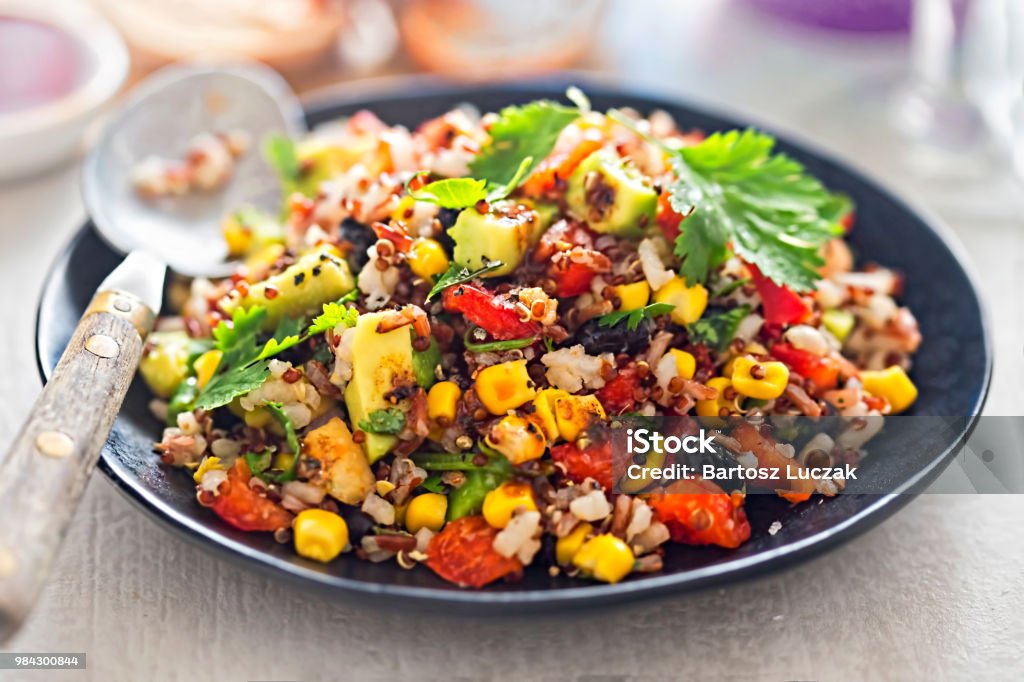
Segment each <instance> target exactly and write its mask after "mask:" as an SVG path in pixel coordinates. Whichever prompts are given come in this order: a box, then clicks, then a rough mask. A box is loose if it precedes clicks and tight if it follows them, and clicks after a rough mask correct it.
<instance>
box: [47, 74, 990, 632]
mask: <svg viewBox="0 0 1024 682" xmlns="http://www.w3.org/2000/svg"><path fill="white" fill-rule="evenodd" d="M565 85H566V84H565V83H564V82H554V81H546V82H541V83H538V82H534V83H531V84H519V85H502V86H494V87H459V86H451V85H445V84H442V83H437V82H434V81H404V82H403V83H402V86H401V87H393V88H391V89H389V90H388V91H387V92H386V94H381V93H380V92H372V93H366V92H362V93H360V94H357V95H352V94H351V93H350V94H348V95H345V94H341V95H339V96H337V97H330V98H328V99H320V100H318V101H317V102H316V103H314V104H313V105H311V106H310V108H309V111H308V117H309V121H310V123H311V124H318V123H322V122H324V121H328V120H330V119H332V118H335V117H338V116H343V115H348V114H352V113H353V112H355V111H356V110H358V109H361V108H369V109H371V110H372V111H374V112H375V113H377V114H378V115H379V116H380V117H381V118H382V119H383V120H384V121H386V122H389V123H402V124H405V125H407V126H415V125H416V124H417V123H418V122H420V121H422V120H424V119H427V118H429V117H432V116H437V115H439V114H442V113H444V112H445V111H447V110H448V109H450V108H451V107H452V106H454V105H456V104H459V103H461V102H472V103H473V104H475V105H477V106H478V107H480V108H481V109H483V110H485V111H488V110H489V111H493V110H496V109H498V108H500V107H502V106H505V105H508V104H515V103H522V102H526V101H530V100H533V99H536V98H540V97H554V98H557V97H560V96H561V94H562V93H563V92H564V89H565ZM586 89H587V91H588V93H589V95H590V97H591V100H592V102H593V104H594V106H595V108H599V109H605V108H607V107H612V106H618V107H621V106H631V107H634V108H636V109H637V110H639V111H642V112H649V111H650V110H652V109H655V108H660V109H665V110H667V111H668V112H670V113H671V114H672V115H673V116H674V117H675V118H676V120H677V121H678V122H679V124H680V125H681V126H682V127H684V128H687V127H696V128H701V129H704V130H718V129H724V128H735V127H738V125H739V124H737V123H736V122H734V121H730V120H727V119H725V118H723V117H720V116H717V115H714V114H711V113H708V112H706V111H704V110H700V109H696V108H693V107H689V106H686V105H684V104H680V103H678V102H674V101H666V100H661V99H658V98H657V97H652V96H646V95H640V94H637V93H630V92H624V91H621V90H618V89H613V88H608V87H605V86H602V85H598V84H590V85H588V86H587V88H586ZM344 92H345V91H344V90H339V93H344ZM781 147H782V149H784V150H785V151H787V152H789V153H791V154H792V155H793V156H795V157H796V158H797V159H799V160H800V161H802V162H803V163H805V164H806V165H807V166H808V168H809V169H810V171H811V172H812V173H814V174H815V175H817V176H818V177H820V178H821V179H822V180H823V181H824V182H825V184H826V185H828V186H829V187H831V188H833V189H836V190H840V191H843V192H846V193H847V194H849V195H850V196H851V197H853V199H854V200H855V201H856V204H857V216H858V219H857V225H856V228H855V230H854V231H853V232H852V234H851V236H850V240H851V242H852V244H853V246H854V248H855V250H856V251H857V253H858V255H859V257H860V259H861V260H862V261H876V262H879V263H883V264H885V265H887V266H891V267H895V268H897V269H899V270H901V271H902V272H903V273H904V274H905V276H906V287H905V289H906V296H905V298H904V300H905V302H906V304H907V305H909V306H910V308H911V309H912V310H913V311H914V313H915V314H916V315H917V317H918V320H919V321H920V325H921V331H922V333H923V335H924V342H923V343H922V345H921V348H920V352H919V353H918V355H917V358H916V361H915V367H914V371H913V374H912V376H913V379H914V381H915V382H916V384H917V386H918V387H919V388H920V398H919V400H918V402H917V404H916V405H915V407H914V411H915V413H916V414H924V415H959V416H963V417H967V419H964V420H961V421H960V426H959V427H957V428H956V429H954V430H953V431H951V432H950V433H949V434H947V436H945V437H944V438H943V439H942V443H941V447H938V448H927V449H921V448H904V449H903V450H902V451H898V452H881V453H877V455H876V456H875V457H873V458H871V459H869V460H868V462H867V463H865V465H864V466H863V467H862V468H861V475H862V476H874V477H877V478H878V479H884V480H887V481H890V482H891V486H892V487H891V488H889V489H890V490H893V491H896V493H897V494H890V495H856V494H848V495H841V496H839V497H837V498H834V499H831V500H828V501H825V502H824V503H821V504H819V503H818V502H817V501H816V502H812V503H810V504H803V505H800V506H797V507H790V506H789V505H788V504H787V503H785V502H784V501H782V500H780V499H778V498H776V497H774V496H767V495H755V496H751V497H749V498H748V507H747V509H748V514H749V517H750V521H751V525H752V529H753V534H752V537H751V540H750V541H749V542H748V543H747V544H745V545H743V546H742V547H740V548H739V549H737V550H733V551H726V550H722V549H717V548H693V547H683V546H673V547H672V548H670V549H669V551H668V553H667V555H666V557H665V566H666V567H665V570H664V571H663V572H662V573H660V574H657V575H650V576H639V577H635V578H632V579H629V580H626V581H624V582H622V583H620V584H617V585H603V584H594V583H588V582H584V581H581V580H573V579H569V578H565V577H557V578H552V577H550V576H549V575H548V574H547V572H546V571H545V570H543V569H540V568H536V569H531V570H528V571H527V572H526V575H525V577H524V579H523V581H522V582H520V583H518V584H515V585H504V584H502V585H495V586H492V587H489V588H487V589H484V590H478V591H470V590H460V589H458V588H456V587H454V586H452V585H449V584H447V583H445V582H443V581H442V580H440V579H439V578H438V577H436V576H435V575H434V574H433V573H432V572H430V571H429V570H427V569H426V568H422V567H421V568H417V569H415V570H412V571H407V570H403V569H402V568H400V567H399V566H397V565H396V564H395V563H394V562H391V563H387V564H382V565H375V564H370V563H368V562H362V561H358V560H356V559H354V558H353V557H351V556H346V557H343V558H341V559H339V560H338V561H335V562H334V563H332V564H331V565H329V566H321V565H319V564H316V563H313V562H310V561H306V560H304V559H302V558H300V557H298V556H296V555H295V554H294V553H293V551H292V548H291V547H287V546H281V545H278V544H276V543H275V542H274V541H273V540H272V539H271V538H270V537H269V536H268V535H266V534H248V533H241V532H237V531H235V530H233V529H231V528H229V527H227V526H226V525H225V524H223V523H221V522H220V521H219V520H218V519H217V518H216V517H215V516H214V514H213V513H212V512H210V511H209V510H206V509H203V508H202V507H200V506H199V505H198V504H196V502H195V491H194V488H193V483H192V481H191V477H190V476H187V475H186V474H185V473H184V472H182V471H178V470H170V469H167V468H165V467H163V466H161V465H160V464H159V463H158V459H157V457H156V456H155V455H153V454H152V451H151V445H152V443H153V442H154V441H156V440H159V438H160V424H159V423H158V422H157V421H156V420H155V419H154V418H153V417H152V416H151V415H150V414H149V412H148V410H147V407H146V405H147V402H148V401H149V396H148V395H147V391H146V389H145V387H144V386H143V385H142V383H141V381H136V382H135V383H134V384H133V386H132V388H131V390H130V392H129V394H128V399H127V401H126V403H125V406H124V408H123V409H122V411H121V414H120V416H119V417H118V419H117V422H116V424H115V425H114V430H113V432H112V433H111V436H110V440H109V441H108V442H107V446H106V447H105V448H104V451H103V456H102V459H101V461H100V468H101V469H102V470H103V472H104V473H105V474H106V475H107V476H109V477H110V478H111V479H112V480H113V481H114V483H116V484H117V486H118V487H119V488H120V489H121V490H122V491H124V492H126V493H127V494H128V496H129V497H130V498H131V499H132V500H134V501H135V502H137V503H138V504H140V505H141V506H142V508H143V509H145V510H146V511H148V512H149V513H150V514H152V515H153V516H154V517H156V518H157V519H159V520H161V521H163V522H165V523H166V524H167V525H168V526H169V527H171V528H172V529H174V530H177V531H180V532H181V533H183V534H184V535H185V536H186V537H188V538H191V539H193V540H195V541H198V542H200V543H201V544H202V545H204V546H206V547H210V548H217V549H221V550H225V551H226V553H227V554H228V555H229V556H231V557H233V558H234V559H235V560H237V561H240V562H243V563H245V564H246V565H250V566H257V567H261V568H265V569H269V570H271V571H272V572H273V573H275V574H276V575H279V576H286V577H290V578H293V579H298V580H299V581H300V582H304V583H307V584H314V585H319V586H322V587H324V588H329V589H330V590H331V591H333V592H335V593H349V594H356V595H363V596H369V597H374V598H375V601H376V602H377V603H379V602H380V601H381V599H380V598H381V597H386V598H387V599H386V601H389V602H401V603H403V604H410V605H416V606H431V605H434V606H440V607H443V608H446V609H450V608H453V607H457V608H460V609H462V610H467V611H470V610H472V611H475V612H480V611H497V610H498V609H500V610H501V612H509V611H510V610H518V611H522V610H542V609H550V608H555V607H562V606H568V605H582V604H588V605H591V604H599V603H601V604H603V603H609V602H616V601H624V600H629V599H634V598H637V597H640V596H650V595H655V594H663V593H668V592H678V591H681V590H688V589H694V588H697V587H704V586H708V585H713V584H719V583H725V582H729V581H733V580H737V579H740V578H745V577H748V576H752V575H757V574H763V573H764V572H766V571H768V570H771V569H776V568H779V567H782V566H785V565H787V564H790V563H792V562H794V561H797V560H802V559H805V558H807V557H809V556H810V555H812V554H817V553H820V552H822V551H824V550H825V549H827V548H830V547H833V546H835V545H837V544H839V543H840V542H842V541H845V540H848V539H849V538H851V537H853V536H855V535H857V534H859V533H862V532H864V531H865V530H867V529H868V528H870V527H872V526H873V525H875V524H876V523H878V522H879V521H881V520H882V519H884V518H886V517H887V516H889V515H890V514H892V513H893V512H895V511H896V510H898V509H899V508H901V507H902V506H903V505H905V504H906V503H907V502H909V500H910V499H911V498H912V494H913V493H914V492H916V491H919V490H920V489H922V488H923V487H924V486H925V485H927V483H929V482H930V481H931V480H933V479H934V478H935V477H936V476H937V475H938V474H939V473H940V472H941V471H942V469H943V468H944V467H945V465H946V464H947V463H948V462H949V459H950V457H951V456H952V454H953V452H954V447H955V445H956V442H957V440H958V438H959V437H962V436H964V435H965V433H966V431H968V430H969V429H970V427H971V426H972V425H973V421H974V417H975V416H976V415H977V414H978V413H979V412H980V410H981V406H982V403H983V402H984V399H985V394H986V392H987V389H988V382H989V376H990V372H991V363H992V360H991V351H990V342H989V338H988V334H987V332H986V325H985V319H984V315H983V313H982V309H981V305H980V303H979V300H978V296H977V293H976V290H975V287H974V285H973V283H972V281H971V278H970V277H969V276H968V274H967V273H966V272H965V270H964V267H963V265H962V264H961V263H960V261H959V260H958V256H957V255H956V254H955V253H954V250H953V249H952V248H951V246H950V244H949V243H947V242H946V241H945V240H944V239H943V237H942V236H941V234H940V232H941V231H940V230H939V229H937V226H936V225H935V224H934V223H933V222H932V221H931V220H930V219H929V218H928V217H925V216H923V215H922V214H921V213H920V212H918V211H915V210H913V209H911V208H910V207H908V206H907V205H906V204H904V203H903V202H902V201H900V200H899V199H897V198H895V197H893V196H892V195H891V194H889V193H888V192H886V191H885V190H884V189H882V188H881V187H879V186H878V185H876V184H875V183H874V182H872V181H870V180H867V179H865V178H864V177H862V176H861V175H859V174H858V173H856V172H853V171H851V170H850V169H848V168H847V167H844V166H843V165H842V164H840V163H837V162H835V161H833V160H831V159H829V158H827V157H826V156H824V155H822V154H820V153H817V152H813V151H809V150H808V149H807V148H806V147H801V146H798V145H794V144H790V143H786V142H783V143H781ZM119 258H120V257H119V256H118V255H117V254H115V253H114V252H112V251H111V250H110V248H109V247H107V246H106V245H105V244H104V243H103V242H102V241H101V239H100V238H99V237H98V236H97V234H96V232H95V231H94V229H93V227H92V226H91V225H85V226H84V227H83V228H82V229H81V231H80V232H79V233H78V234H77V235H76V236H75V238H74V239H73V240H72V242H71V243H70V244H69V245H68V248H67V249H66V251H65V252H64V253H63V254H62V255H61V256H60V258H59V259H58V260H57V262H56V263H55V264H54V266H53V269H52V271H51V273H50V276H49V278H48V280H47V283H46V286H45V289H44V292H43V297H42V300H41V302H40V304H39V316H38V320H37V352H38V358H39V364H40V371H41V373H42V374H43V376H44V377H46V376H48V375H49V373H50V372H51V371H52V369H53V367H54V366H55V365H56V363H57V360H58V358H59V357H60V354H61V352H62V351H63V349H64V346H65V345H66V343H67V341H68V339H69V338H70V336H71V332H72V330H73V328H74V326H75V323H76V321H77V319H78V317H79V315H80V314H81V313H82V311H83V310H84V309H85V306H86V304H87V303H88V301H89V298H90V297H91V295H92V293H93V291H95V289H96V287H97V285H98V284H99V283H100V281H101V280H102V279H103V278H104V276H106V275H107V273H109V272H110V271H111V270H112V269H113V268H114V266H115V265H116V264H117V263H118V262H119ZM775 520H779V521H781V522H782V523H783V530H782V531H781V532H779V533H778V534H776V535H774V536H772V535H769V534H768V532H767V529H768V526H769V525H771V523H772V522H773V521H775Z"/></svg>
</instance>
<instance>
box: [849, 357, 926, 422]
mask: <svg viewBox="0 0 1024 682" xmlns="http://www.w3.org/2000/svg"><path fill="white" fill-rule="evenodd" d="M860 380H861V383H863V385H864V390H865V391H867V392H868V393H870V394H871V395H873V396H877V397H879V398H885V399H886V400H888V401H889V405H890V407H892V414H899V413H900V412H903V411H904V410H906V409H907V408H908V407H910V406H911V405H912V404H913V403H914V401H915V400H917V386H915V385H914V382H913V381H911V380H910V377H908V376H907V373H906V372H904V371H903V368H902V367H900V366H899V365H892V366H891V367H887V368H885V369H883V370H877V371H871V370H865V371H863V372H861V373H860Z"/></svg>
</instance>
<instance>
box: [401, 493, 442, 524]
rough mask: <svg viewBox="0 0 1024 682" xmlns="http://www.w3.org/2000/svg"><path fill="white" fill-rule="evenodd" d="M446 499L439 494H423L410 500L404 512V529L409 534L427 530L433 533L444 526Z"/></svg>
mask: <svg viewBox="0 0 1024 682" xmlns="http://www.w3.org/2000/svg"><path fill="white" fill-rule="evenodd" d="M447 513H448V498H447V497H445V496H444V495H442V494H440V493H424V494H422V495H417V496H416V497H414V498H412V500H411V501H410V502H409V507H408V508H407V509H406V510H405V527H406V529H408V531H409V532H410V533H416V532H417V531H419V530H420V529H421V528H429V529H430V530H432V531H434V532H435V533H436V532H437V531H439V530H441V526H443V525H444V516H445V514H447Z"/></svg>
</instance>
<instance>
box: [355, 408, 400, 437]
mask: <svg viewBox="0 0 1024 682" xmlns="http://www.w3.org/2000/svg"><path fill="white" fill-rule="evenodd" d="M359 428H360V429H362V430H363V431H366V432H368V433H384V434H389V435H396V434H399V433H401V432H402V429H404V428H405V413H404V412H402V411H401V410H399V409H398V408H397V407H389V408H388V409H386V410H374V411H373V412H371V413H370V414H369V415H367V418H366V419H363V420H361V421H360V422H359Z"/></svg>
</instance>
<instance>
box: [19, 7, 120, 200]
mask: <svg viewBox="0 0 1024 682" xmlns="http://www.w3.org/2000/svg"><path fill="white" fill-rule="evenodd" d="M0 16H8V17H17V18H24V19H30V20H35V21H38V22H41V23H43V24H49V25H50V26H53V27H54V28H56V29H58V30H60V31H63V32H65V33H66V34H67V35H68V36H69V37H70V38H71V39H72V40H73V41H75V43H76V44H77V46H78V49H79V50H82V52H83V54H84V55H85V56H83V57H82V59H83V60H88V61H89V64H90V68H89V70H88V72H87V73H86V74H85V75H84V77H83V80H82V81H81V82H80V83H78V84H77V85H76V87H75V88H74V90H72V91H71V92H69V93H68V94H67V95H64V96H63V97H61V98H60V99H57V100H52V101H50V102H47V103H45V104H40V105H38V106H33V107H31V108H28V109H25V110H19V111H14V112H10V113H0V181H3V180H12V179H14V178H19V177H25V176H27V175H31V174H33V173H37V172H39V171H42V170H44V169H47V168H50V167H52V166H55V165H57V164H58V163H60V162H61V161H65V160H67V159H68V158H70V157H71V156H72V155H73V154H74V153H75V152H77V151H78V149H79V146H80V144H81V141H82V136H83V133H84V132H85V130H86V128H87V127H88V126H89V124H90V123H91V122H92V121H93V120H94V119H95V117H96V115H97V114H98V113H99V112H100V110H101V109H102V108H103V106H104V105H105V104H107V103H108V102H109V101H110V100H111V99H112V98H113V97H114V95H116V94H117V92H118V91H119V90H120V89H121V86H122V85H123V83H124V80H125V78H126V77H127V75H128V66H129V57H128V50H127V49H126V48H125V45H124V42H123V41H122V40H121V37H120V36H119V35H118V33H117V31H115V30H114V29H113V27H111V25H110V24H109V23H107V22H106V21H105V20H104V19H103V18H102V17H100V16H99V15H98V14H96V13H95V12H93V11H92V10H90V9H88V8H87V7H86V6H85V5H84V4H82V3H79V2H41V1H39V0H0Z"/></svg>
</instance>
